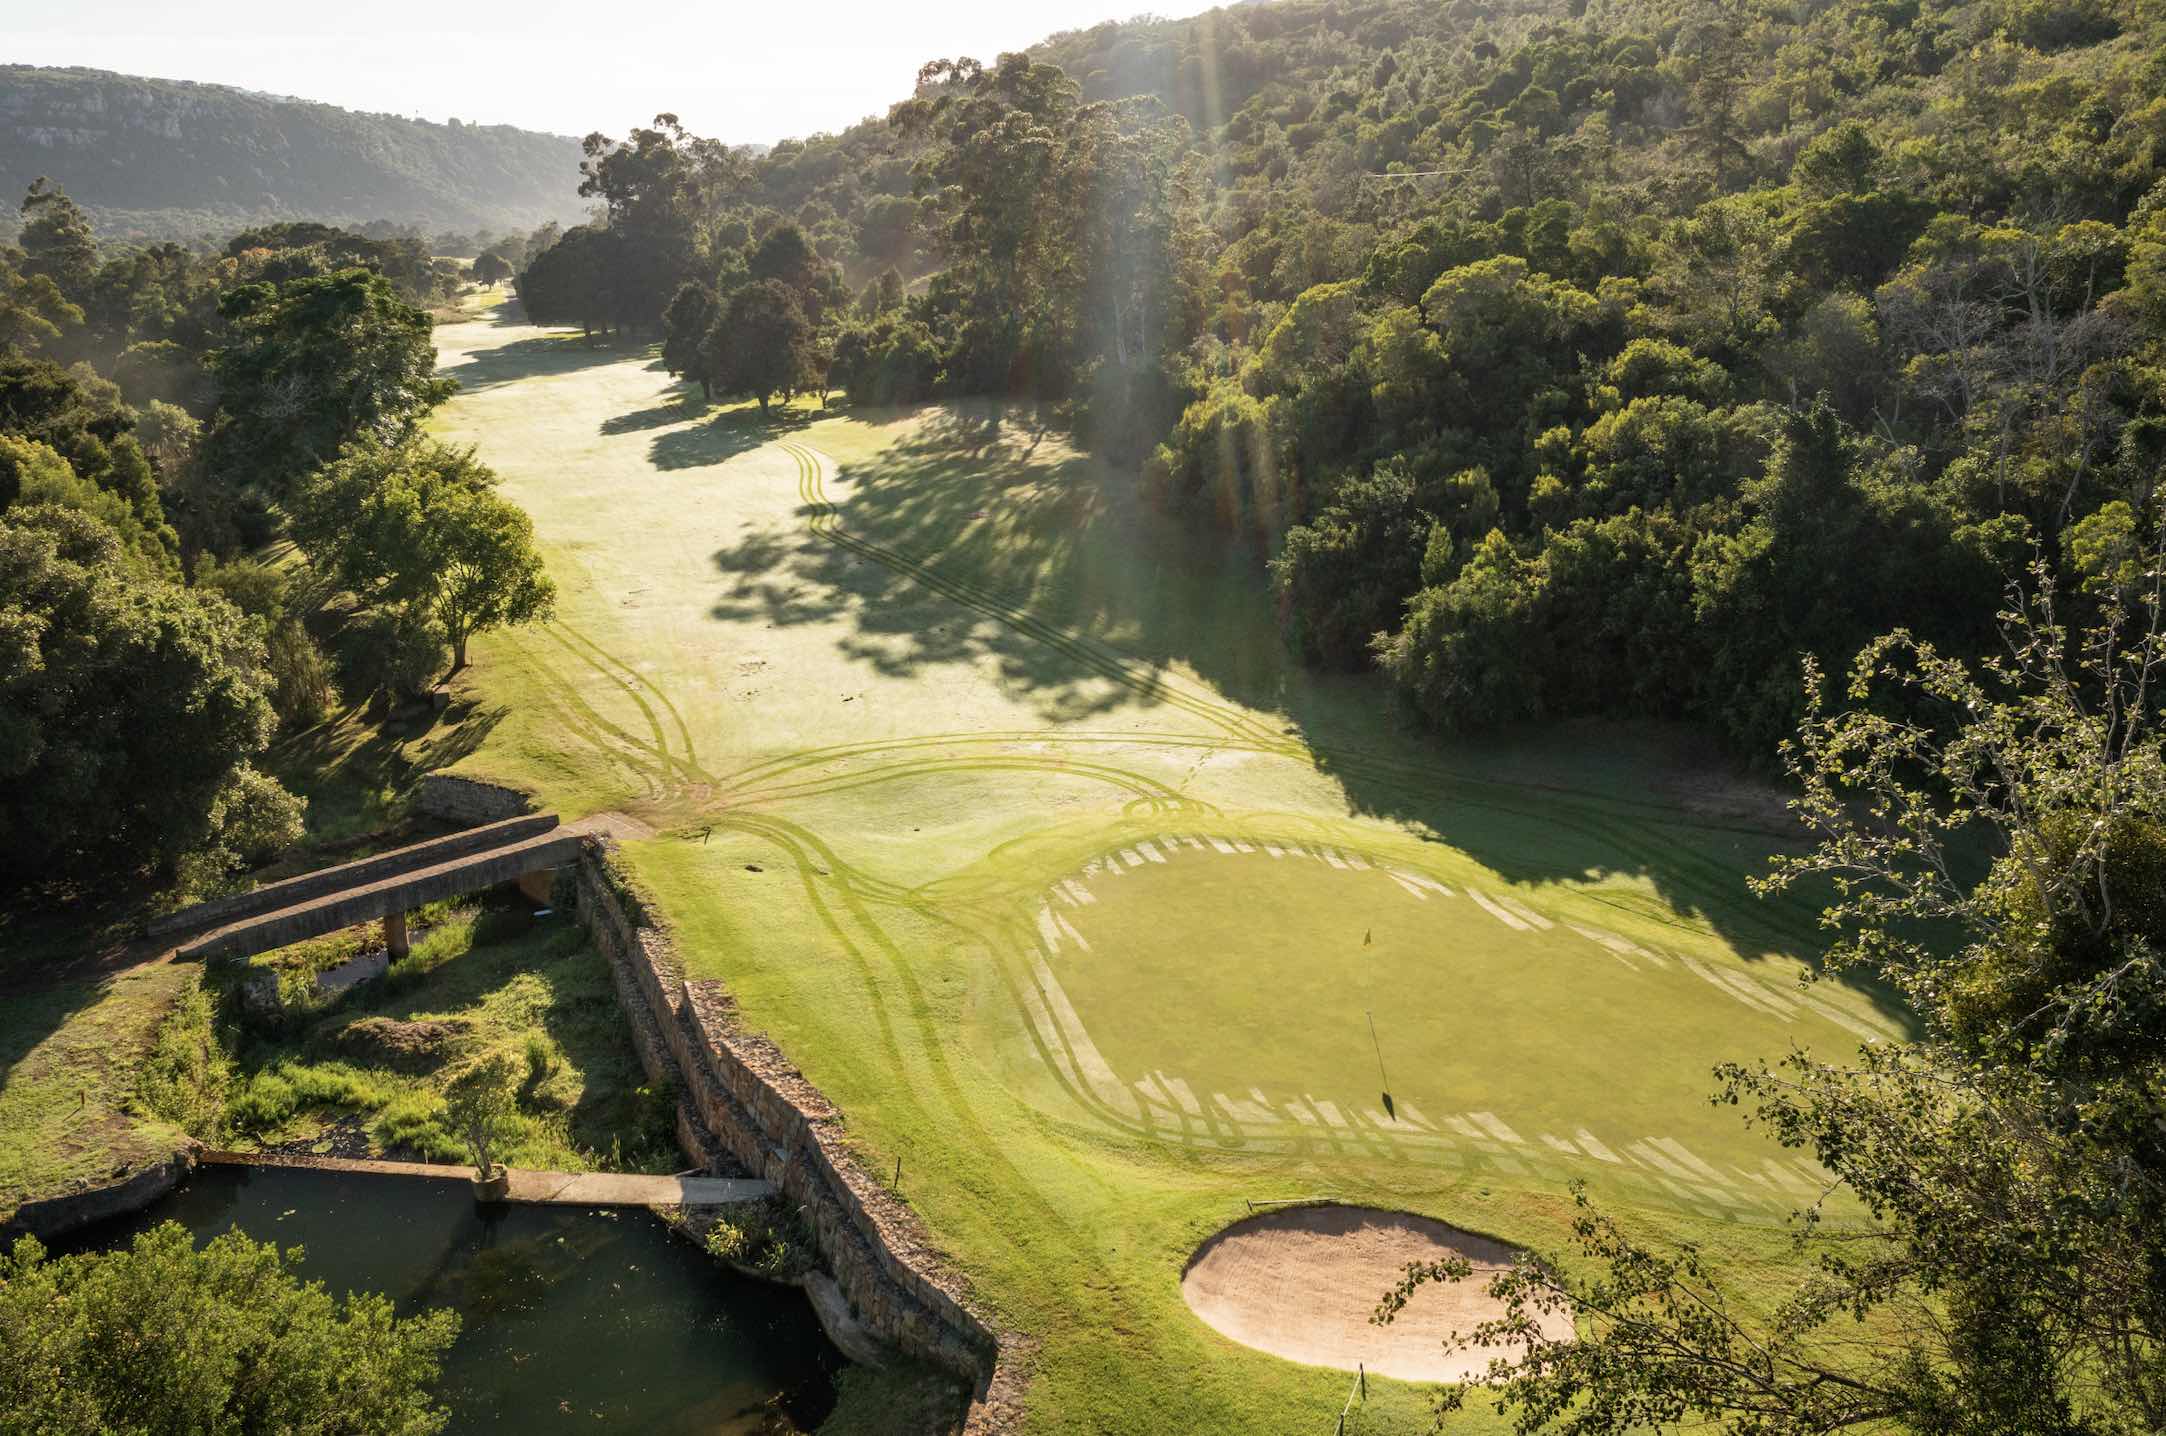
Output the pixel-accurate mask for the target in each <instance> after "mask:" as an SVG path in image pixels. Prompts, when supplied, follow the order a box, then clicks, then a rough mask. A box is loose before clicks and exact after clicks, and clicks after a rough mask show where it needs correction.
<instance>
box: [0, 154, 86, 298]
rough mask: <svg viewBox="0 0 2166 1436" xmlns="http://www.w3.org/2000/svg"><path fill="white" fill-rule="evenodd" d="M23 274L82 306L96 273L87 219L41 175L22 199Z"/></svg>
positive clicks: (64, 195) (21, 243) (74, 204)
mask: <svg viewBox="0 0 2166 1436" xmlns="http://www.w3.org/2000/svg"><path fill="white" fill-rule="evenodd" d="M22 212H23V231H22V236H21V238H20V239H18V240H17V241H16V243H18V244H20V245H21V246H22V251H23V266H22V267H23V273H25V274H27V275H29V276H30V277H31V278H33V279H35V278H37V277H39V276H40V275H42V276H44V277H45V278H47V279H50V280H51V281H52V282H53V283H54V285H55V286H57V287H58V288H59V290H60V292H61V293H62V294H64V295H66V296H67V297H68V299H69V300H70V302H73V303H81V302H82V300H83V299H84V297H85V296H87V295H88V294H89V292H90V281H91V277H92V276H93V275H95V274H96V273H97V271H98V241H97V238H96V237H95V236H94V235H93V234H92V232H91V228H90V217H89V216H88V215H86V214H84V213H83V211H82V209H81V207H80V206H78V205H77V204H76V203H75V201H74V200H72V199H69V198H68V197H67V195H66V194H65V193H63V192H62V191H61V190H60V189H59V188H58V187H56V186H55V185H54V184H53V182H52V181H51V180H48V179H46V178H45V177H44V176H42V175H40V176H39V177H38V178H37V179H36V180H35V181H33V182H32V183H31V186H30V192H29V193H28V194H26V195H24V196H23V205H22Z"/></svg>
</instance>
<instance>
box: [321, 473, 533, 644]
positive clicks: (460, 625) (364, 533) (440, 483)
mask: <svg viewBox="0 0 2166 1436" xmlns="http://www.w3.org/2000/svg"><path fill="white" fill-rule="evenodd" d="M495 482H496V476H495V475H494V474H492V473H491V472H489V470H488V469H487V468H486V467H484V466H483V465H482V464H481V463H480V462H479V461H477V460H476V459H475V458H474V455H473V451H472V450H470V449H453V448H447V447H446V446H444V445H442V444H439V443H436V442H434V441H433V440H428V439H414V440H407V441H405V442H402V443H398V444H385V443H382V442H380V441H377V440H375V439H372V438H365V439H362V440H360V441H358V442H357V443H355V444H354V445H352V446H351V447H349V449H348V450H347V452H346V453H344V454H342V455H341V456H340V457H339V459H338V460H337V461H336V462H334V463H331V464H327V465H325V466H324V467H323V468H321V469H319V470H318V471H317V472H316V473H314V474H312V475H310V476H309V478H308V479H307V480H306V481H305V482H304V483H303V484H302V485H301V487H300V489H299V491H298V492H297V493H296V494H295V495H294V500H293V536H294V540H295V542H297V543H298V544H300V546H301V548H302V550H303V551H304V552H306V553H307V554H308V556H309V559H310V561H311V562H313V563H314V564H315V565H316V566H317V567H318V568H319V569H320V570H321V571H322V572H324V573H327V574H329V575H331V576H333V577H335V578H336V579H337V580H338V581H339V583H340V584H342V585H343V586H344V587H346V588H348V589H351V590H352V591H353V592H354V593H355V594H357V595H359V596H360V597H361V598H362V599H363V600H364V601H365V602H368V603H371V604H377V605H382V606H386V607H392V608H400V609H404V610H407V611H409V612H411V613H413V614H414V615H416V616H417V617H419V618H422V619H424V620H425V621H427V622H428V623H429V624H430V625H432V626H433V627H434V628H435V629H436V630H437V631H438V632H440V633H441V634H442V635H443V638H444V641H445V642H447V643H449V644H450V645H451V652H452V666H453V667H454V668H461V667H464V666H465V664H466V645H467V640H468V639H470V638H471V637H472V636H473V635H474V634H476V633H482V632H486V631H488V630H490V629H493V628H501V627H505V626H507V625H517V624H523V623H532V622H536V621H538V620H541V619H545V618H547V617H548V616H549V614H550V612H551V611H552V609H553V607H554V605H555V602H556V586H555V585H554V584H553V583H551V582H550V580H549V577H548V575H547V574H545V573H543V572H542V565H541V556H540V554H539V553H538V552H536V550H535V548H534V524H533V520H531V519H529V518H528V517H527V516H526V514H525V512H524V511H523V510H521V509H519V508H518V507H517V506H515V505H513V504H510V503H507V502H505V501H504V500H503V499H501V498H499V497H498V496H497V495H496V494H495V493H493V492H492V491H491V488H490V486H491V485H492V484H494V483H495Z"/></svg>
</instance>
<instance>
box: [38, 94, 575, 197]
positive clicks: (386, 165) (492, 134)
mask: <svg viewBox="0 0 2166 1436" xmlns="http://www.w3.org/2000/svg"><path fill="white" fill-rule="evenodd" d="M39 175H48V176H50V177H51V178H52V179H53V181H54V182H55V183H57V184H58V185H59V186H60V187H61V188H63V189H65V190H66V191H67V192H68V193H69V194H70V195H71V196H73V197H74V199H75V200H76V202H77V203H79V204H81V205H82V206H83V207H84V208H85V209H86V210H89V211H90V212H91V215H92V218H93V219H94V220H95V221H96V223H97V225H98V229H99V233H100V236H101V237H102V238H107V239H119V238H131V237H133V238H183V237H189V236H193V235H198V234H207V233H218V232H223V231H230V230H233V229H238V228H240V227H242V226H243V225H246V224H251V223H256V222H260V221H264V220H273V219H319V220H325V221H328V222H332V223H359V222H362V221H366V220H372V219H386V220H393V221H397V222H400V223H411V224H414V225H417V226H419V227H421V228H422V229H424V230H431V231H444V230H462V231H471V230H476V229H488V230H496V231H501V230H511V229H517V230H525V229H530V228H533V227H534V226H536V225H538V224H541V223H543V222H544V221H547V220H552V219H554V220H558V221H562V222H572V221H576V220H577V219H578V218H579V216H580V215H581V214H582V213H583V212H584V208H585V206H584V205H583V204H582V203H581V201H580V199H579V197H578V194H577V190H578V185H579V142H578V141H577V140H575V139H571V138H569V137H567V136H563V135H546V134H539V133H536V132H534V131H532V130H521V129H516V128H514V127H512V126H510V125H468V124H461V123H460V122H459V121H458V120H455V119H454V120H452V121H450V122H449V123H447V124H441V125H439V124H432V123H430V122H428V121H425V120H412V119H406V118H403V117H401V116H398V115H386V114H365V113H359V112H356V111H353V110H342V109H339V108H338V107H336V106H334V105H325V104H318V103H316V102H314V101H309V100H299V99H291V98H287V97H284V96H278V95H267V94H261V93H258V92H256V91H253V90H241V89H235V88H232V87H230V86H226V85H209V84H199V83H197V82H194V81H189V80H159V79H148V78H144V77H141V76H134V75H119V74H114V73H112V72H110V71H105V70H86V69H73V68H53V67H44V66H35V65H0V193H4V194H5V195H7V196H8V207H9V208H11V209H12V207H13V200H14V198H15V197H17V196H20V195H21V193H22V192H23V190H24V189H25V188H26V187H27V186H28V185H29V184H30V182H31V181H32V180H34V179H36V178H37V177H38V176H39Z"/></svg>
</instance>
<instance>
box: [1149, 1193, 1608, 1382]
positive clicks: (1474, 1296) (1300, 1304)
mask: <svg viewBox="0 0 2166 1436" xmlns="http://www.w3.org/2000/svg"><path fill="white" fill-rule="evenodd" d="M1452 1256H1461V1257H1465V1258H1466V1259H1467V1260H1468V1261H1470V1262H1472V1263H1473V1265H1474V1272H1475V1274H1474V1276H1473V1278H1472V1279H1471V1280H1468V1281H1463V1282H1437V1283H1433V1284H1431V1285H1429V1286H1425V1287H1423V1288H1422V1289H1421V1290H1419V1291H1417V1292H1416V1293H1415V1294H1414V1296H1413V1299H1412V1300H1410V1301H1408V1302H1407V1304H1406V1308H1405V1310H1403V1311H1401V1312H1400V1313H1399V1315H1398V1318H1397V1319H1396V1320H1395V1321H1393V1322H1392V1324H1391V1325H1389V1326H1375V1325H1372V1324H1370V1321H1369V1317H1370V1316H1371V1314H1373V1313H1374V1312H1375V1310H1376V1306H1377V1302H1378V1301H1379V1300H1380V1299H1381V1298H1382V1297H1383V1295H1384V1293H1385V1292H1387V1291H1389V1290H1390V1289H1391V1288H1392V1287H1393V1286H1395V1285H1396V1284H1397V1283H1398V1280H1399V1276H1400V1273H1401V1272H1402V1271H1403V1270H1404V1269H1405V1267H1406V1265H1407V1263H1409V1262H1431V1261H1441V1260H1443V1259H1444V1258H1446V1257H1452ZM1512 1256H1513V1250H1512V1248H1510V1247H1508V1246H1506V1245H1504V1244H1503V1243H1502V1242H1494V1241H1491V1240H1489V1239H1488V1238H1487V1237H1478V1236H1475V1235H1473V1234H1472V1233H1469V1232H1463V1231H1460V1230H1459V1229H1458V1228H1456V1227H1448V1226H1446V1225H1444V1223H1442V1222H1439V1221H1432V1220H1430V1219H1429V1218H1427V1217H1417V1216H1411V1215H1409V1214H1407V1213H1405V1212H1384V1211H1378V1210H1376V1209H1375V1208H1373V1207H1288V1208H1285V1209H1283V1210H1280V1211H1275V1212H1267V1213H1265V1214H1263V1215H1261V1216H1254V1217H1249V1218H1247V1219H1246V1220H1243V1221H1239V1222H1236V1223H1234V1224H1233V1225H1232V1226H1230V1227H1228V1228H1226V1230H1224V1231H1222V1232H1220V1233H1219V1234H1218V1235H1216V1236H1214V1237H1212V1238H1211V1239H1210V1240H1209V1241H1207V1242H1205V1243H1204V1244H1203V1245H1202V1246H1201V1247H1200V1248H1198V1249H1197V1251H1196V1255H1195V1257H1194V1258H1193V1259H1192V1260H1190V1262H1189V1264H1188V1270H1187V1271H1185V1272H1183V1273H1182V1274H1181V1297H1182V1299H1183V1300H1184V1301H1186V1302H1187V1303H1188V1305H1189V1309H1190V1310H1192V1311H1194V1312H1195V1313H1196V1315H1198V1316H1200V1317H1202V1318H1203V1319H1204V1321H1205V1322H1206V1323H1207V1324H1209V1325H1210V1326H1211V1327H1212V1328H1213V1329H1214V1330H1217V1331H1219V1332H1221V1333H1222V1334H1224V1335H1226V1336H1230V1337H1232V1338H1233V1339H1234V1340H1235V1341H1238V1342H1240V1343H1241V1344H1242V1345H1243V1346H1253V1347H1255V1348H1256V1349H1257V1350H1259V1351H1268V1352H1270V1353H1271V1354H1272V1355H1273V1356H1283V1357H1285V1358H1286V1359H1287V1360H1289V1361H1301V1362H1306V1363H1308V1364H1309V1365H1311V1366H1335V1367H1338V1368H1339V1369H1340V1370H1342V1371H1352V1370H1353V1369H1354V1367H1355V1365H1356V1364H1357V1363H1358V1364H1360V1365H1362V1366H1364V1367H1366V1368H1367V1369H1368V1370H1370V1371H1372V1372H1375V1373H1378V1374H1379V1375H1383V1376H1396V1377H1399V1378H1401V1379H1403V1380H1407V1381H1465V1380H1468V1379H1471V1378H1473V1377H1477V1376H1480V1375H1482V1374H1483V1373H1484V1372H1486V1371H1487V1370H1488V1367H1489V1360H1490V1358H1491V1357H1492V1356H1508V1355H1512V1354H1514V1353H1513V1352H1511V1351H1507V1350H1506V1349H1504V1348H1501V1347H1499V1348H1486V1347H1482V1348H1472V1349H1469V1350H1466V1351H1446V1350H1445V1349H1444V1342H1445V1339H1446V1338H1447V1337H1449V1336H1450V1335H1451V1334H1452V1333H1453V1332H1454V1331H1463V1332H1471V1331H1472V1330H1473V1329H1474V1328H1475V1327H1476V1326H1477V1325H1479V1324H1480V1323H1481V1322H1483V1321H1486V1320H1488V1319H1489V1318H1491V1317H1494V1316H1500V1315H1502V1314H1503V1308H1502V1305H1501V1303H1499V1302H1497V1301H1496V1300H1494V1299H1493V1298H1491V1297H1490V1295H1489V1293H1488V1281H1487V1279H1486V1277H1485V1276H1484V1275H1483V1274H1484V1272H1486V1271H1493V1270H1496V1269H1497V1268H1500V1267H1503V1266H1506V1265H1508V1264H1509V1263H1510V1262H1511V1259H1512ZM1545 1332H1546V1334H1547V1335H1550V1336H1552V1337H1560V1338H1561V1337H1569V1336H1570V1335H1571V1334H1572V1329H1571V1322H1570V1321H1569V1320H1568V1319H1566V1318H1562V1317H1559V1318H1551V1319H1549V1321H1546V1322H1545Z"/></svg>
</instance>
